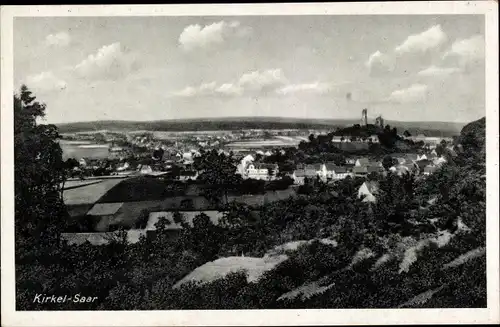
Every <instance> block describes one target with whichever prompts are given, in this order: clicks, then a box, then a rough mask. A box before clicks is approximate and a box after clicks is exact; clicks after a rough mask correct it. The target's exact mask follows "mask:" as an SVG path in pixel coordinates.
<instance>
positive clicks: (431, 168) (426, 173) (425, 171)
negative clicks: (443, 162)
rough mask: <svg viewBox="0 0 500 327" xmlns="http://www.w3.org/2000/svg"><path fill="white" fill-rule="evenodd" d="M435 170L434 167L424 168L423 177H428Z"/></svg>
mask: <svg viewBox="0 0 500 327" xmlns="http://www.w3.org/2000/svg"><path fill="white" fill-rule="evenodd" d="M437 168H438V167H436V166H434V165H427V166H425V168H424V175H430V174H432V173H434V172H435V171H436V169H437Z"/></svg>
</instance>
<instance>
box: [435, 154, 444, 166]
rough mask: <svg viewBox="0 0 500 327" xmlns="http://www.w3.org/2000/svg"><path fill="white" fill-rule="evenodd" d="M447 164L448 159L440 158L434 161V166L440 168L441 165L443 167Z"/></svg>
mask: <svg viewBox="0 0 500 327" xmlns="http://www.w3.org/2000/svg"><path fill="white" fill-rule="evenodd" d="M446 162H447V161H446V159H445V158H444V157H442V156H441V157H439V158H436V159H434V161H433V163H434V165H436V166H440V165H442V164H444V163H446Z"/></svg>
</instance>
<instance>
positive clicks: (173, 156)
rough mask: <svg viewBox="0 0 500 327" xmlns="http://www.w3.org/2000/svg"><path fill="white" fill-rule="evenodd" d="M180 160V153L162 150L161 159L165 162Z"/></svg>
mask: <svg viewBox="0 0 500 327" xmlns="http://www.w3.org/2000/svg"><path fill="white" fill-rule="evenodd" d="M180 160H181V155H180V154H173V153H170V152H164V153H163V157H162V161H163V162H165V163H176V162H178V161H180Z"/></svg>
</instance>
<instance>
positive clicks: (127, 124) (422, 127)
mask: <svg viewBox="0 0 500 327" xmlns="http://www.w3.org/2000/svg"><path fill="white" fill-rule="evenodd" d="M357 123H359V120H358V119H304V118H287V117H222V118H197V119H178V120H156V121H121V120H103V121H92V122H75V123H63V124H58V125H57V127H58V129H59V132H60V133H75V132H83V131H94V130H116V131H119V130H122V131H126V130H151V131H196V130H205V131H208V130H212V131H213V130H241V129H330V128H336V127H344V126H349V125H353V124H357ZM386 123H387V124H390V125H391V126H392V127H396V128H398V129H408V130H409V131H410V133H412V134H420V133H426V134H436V135H439V134H443V136H446V135H455V134H458V132H460V129H461V128H462V127H463V126H464V125H465V124H464V123H450V122H402V121H386ZM444 134H446V135H444Z"/></svg>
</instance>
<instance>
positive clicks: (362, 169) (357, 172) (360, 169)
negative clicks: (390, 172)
mask: <svg viewBox="0 0 500 327" xmlns="http://www.w3.org/2000/svg"><path fill="white" fill-rule="evenodd" d="M352 174H353V175H354V176H357V177H364V176H366V175H368V168H367V166H354V167H353V168H352Z"/></svg>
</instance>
